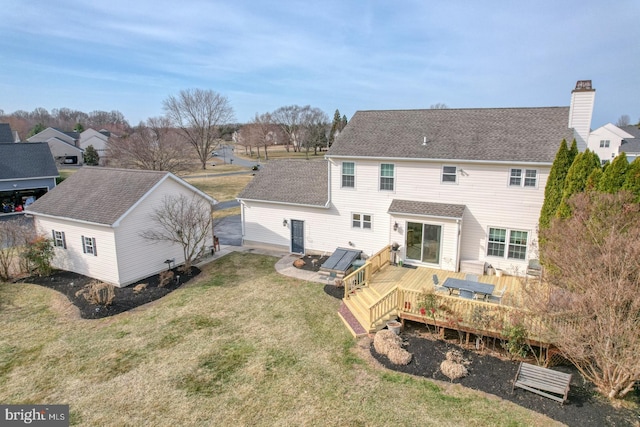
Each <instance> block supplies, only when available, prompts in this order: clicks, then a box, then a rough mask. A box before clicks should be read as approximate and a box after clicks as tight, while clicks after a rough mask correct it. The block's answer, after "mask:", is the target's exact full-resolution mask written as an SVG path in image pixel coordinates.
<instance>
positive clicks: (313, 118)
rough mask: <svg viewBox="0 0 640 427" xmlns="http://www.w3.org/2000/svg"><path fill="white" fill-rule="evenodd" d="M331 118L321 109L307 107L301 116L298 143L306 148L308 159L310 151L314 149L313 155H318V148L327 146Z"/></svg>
mask: <svg viewBox="0 0 640 427" xmlns="http://www.w3.org/2000/svg"><path fill="white" fill-rule="evenodd" d="M328 122H329V117H328V116H327V114H326V113H325V112H324V111H322V110H320V109H319V108H311V107H309V106H307V107H305V108H304V109H303V110H302V111H301V114H300V127H299V130H298V138H297V139H298V143H299V144H300V147H304V149H305V153H306V156H307V159H308V158H309V150H310V149H311V147H313V154H314V155H316V154H317V153H318V147H322V146H326V145H327V128H328V126H329V124H328Z"/></svg>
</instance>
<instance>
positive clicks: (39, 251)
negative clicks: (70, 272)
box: [22, 236, 54, 276]
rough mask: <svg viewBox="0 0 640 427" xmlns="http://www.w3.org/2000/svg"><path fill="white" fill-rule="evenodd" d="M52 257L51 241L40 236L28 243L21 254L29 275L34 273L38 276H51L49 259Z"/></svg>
mask: <svg viewBox="0 0 640 427" xmlns="http://www.w3.org/2000/svg"><path fill="white" fill-rule="evenodd" d="M53 255H54V252H53V245H52V242H51V239H47V238H45V237H42V236H38V237H36V238H35V239H33V240H31V241H29V243H28V244H27V246H26V248H25V250H24V252H23V253H22V257H23V258H24V260H25V264H26V267H27V269H28V271H29V273H36V274H37V275H39V276H48V275H49V274H51V259H52V258H53Z"/></svg>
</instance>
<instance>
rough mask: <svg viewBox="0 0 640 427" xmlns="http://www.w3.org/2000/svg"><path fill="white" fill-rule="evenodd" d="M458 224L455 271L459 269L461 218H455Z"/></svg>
mask: <svg viewBox="0 0 640 427" xmlns="http://www.w3.org/2000/svg"><path fill="white" fill-rule="evenodd" d="M456 224H457V225H458V247H457V248H456V273H457V272H459V271H460V243H461V242H462V220H461V219H456Z"/></svg>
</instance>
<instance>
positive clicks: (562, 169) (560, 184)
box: [540, 139, 572, 229]
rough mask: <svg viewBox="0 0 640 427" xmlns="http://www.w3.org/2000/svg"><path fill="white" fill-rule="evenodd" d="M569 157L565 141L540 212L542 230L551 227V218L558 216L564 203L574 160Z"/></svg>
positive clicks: (552, 169) (559, 151)
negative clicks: (567, 179) (565, 183)
mask: <svg viewBox="0 0 640 427" xmlns="http://www.w3.org/2000/svg"><path fill="white" fill-rule="evenodd" d="M569 155H570V152H569V149H568V148H567V141H566V140H564V139H563V140H562V142H561V143H560V148H559V149H558V152H557V153H556V158H555V159H554V160H553V165H552V166H551V171H550V172H549V178H548V179H547V185H546V187H545V189H544V203H543V205H542V210H541V212H540V229H545V228H548V227H549V224H550V223H551V218H553V217H554V216H555V215H556V211H557V210H558V206H560V202H561V201H562V189H563V188H564V181H565V178H566V177H567V172H568V171H569V167H571V162H572V160H570V159H569Z"/></svg>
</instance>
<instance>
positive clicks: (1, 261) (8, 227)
mask: <svg viewBox="0 0 640 427" xmlns="http://www.w3.org/2000/svg"><path fill="white" fill-rule="evenodd" d="M34 237H35V230H34V229H33V227H32V226H30V225H27V224H26V223H25V222H24V221H23V220H22V219H10V220H6V221H0V280H9V279H10V278H11V277H13V275H14V274H15V273H16V272H17V271H18V270H19V265H20V262H19V261H20V252H21V248H23V247H24V246H25V245H27V243H28V242H29V241H30V240H32V239H33V238H34Z"/></svg>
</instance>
